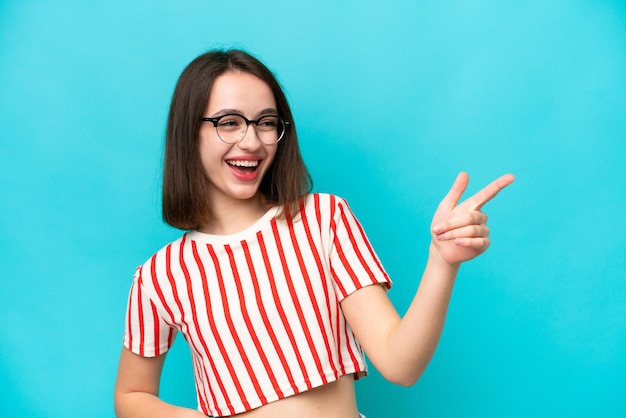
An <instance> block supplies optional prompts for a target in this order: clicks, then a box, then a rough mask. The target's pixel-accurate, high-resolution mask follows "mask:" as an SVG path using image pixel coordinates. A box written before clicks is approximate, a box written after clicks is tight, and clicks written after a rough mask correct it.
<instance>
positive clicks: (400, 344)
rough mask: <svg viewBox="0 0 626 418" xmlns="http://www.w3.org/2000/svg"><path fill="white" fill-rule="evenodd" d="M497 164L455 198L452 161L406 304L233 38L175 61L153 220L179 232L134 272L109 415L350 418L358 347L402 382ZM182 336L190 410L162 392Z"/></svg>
mask: <svg viewBox="0 0 626 418" xmlns="http://www.w3.org/2000/svg"><path fill="white" fill-rule="evenodd" d="M512 181H513V176H512V175H505V176H502V177H500V178H499V179H497V180H496V181H494V182H493V183H491V184H490V185H488V186H487V187H485V188H484V189H483V190H481V191H480V192H478V193H477V194H476V195H474V196H472V197H470V198H469V199H467V200H466V201H464V202H463V203H461V204H459V200H460V197H461V195H462V193H463V192H464V190H465V188H466V186H467V182H468V177H467V175H466V174H465V173H461V174H460V175H459V176H458V178H457V179H456V181H455V182H454V184H453V186H452V188H451V190H450V192H449V193H448V195H447V196H446V197H445V198H444V199H443V201H442V202H441V204H440V205H439V207H438V209H437V211H436V212H435V215H434V218H433V223H432V229H431V234H432V244H431V245H430V250H429V257H428V262H427V265H426V269H425V271H424V274H423V277H422V279H421V283H420V286H419V290H418V292H417V294H416V295H415V298H414V301H413V302H412V304H411V306H410V307H409V309H408V311H407V312H406V314H405V315H404V317H402V318H401V317H400V316H399V315H398V313H397V312H396V310H395V309H394V307H393V305H392V304H391V303H390V301H389V299H388V297H387V294H386V291H387V289H388V288H389V287H390V286H391V281H390V279H389V277H388V276H387V273H386V272H385V270H384V269H383V267H382V265H381V263H380V261H379V259H378V258H377V256H376V254H375V253H374V251H373V249H372V247H371V245H370V243H369V241H368V240H367V237H366V236H365V233H364V232H363V229H362V228H361V225H360V224H359V222H358V221H357V219H356V218H355V217H354V215H353V214H352V212H351V211H350V209H349V207H348V205H347V203H346V202H345V201H344V200H343V199H341V198H339V197H337V196H334V195H329V194H312V193H310V179H309V174H308V172H307V170H306V168H305V166H304V163H303V161H302V158H301V155H300V151H299V147H298V142H297V136H296V129H295V124H294V121H293V119H292V115H291V111H290V109H289V105H288V103H287V100H286V98H285V95H284V93H283V91H282V90H281V88H280V86H279V84H278V83H277V81H276V79H275V78H274V76H273V75H272V73H271V72H270V71H269V70H268V69H267V68H266V67H265V66H264V65H263V64H262V63H261V62H259V61H258V60H257V59H255V58H254V57H252V56H250V55H249V54H247V53H245V52H243V51H238V50H229V51H212V52H209V53H206V54H204V55H201V56H200V57H198V58H196V59H195V60H194V61H193V62H191V63H190V64H189V66H188V67H187V68H186V69H185V70H184V71H183V73H182V75H181V77H180V79H179V81H178V84H177V86H176V89H175V91H174V95H173V98H172V103H171V107H170V113H169V119H168V126H167V134H166V147H165V163H164V176H163V218H164V220H165V221H166V222H167V223H168V224H170V225H172V226H174V227H177V228H180V229H182V230H186V231H188V232H186V233H185V234H183V235H182V237H181V238H180V239H178V240H176V241H174V242H172V243H170V244H169V245H167V246H166V247H164V248H162V249H161V250H159V251H158V252H157V253H156V254H155V255H154V256H152V257H151V258H150V259H149V260H148V261H147V262H146V263H145V264H143V265H142V266H141V267H139V268H138V269H137V271H136V273H135V276H134V281H133V285H132V288H131V291H130V297H129V301H128V310H127V317H126V332H125V334H124V348H123V349H122V354H121V357H120V363H119V371H118V377H117V382H116V387H115V411H116V414H117V416H118V417H120V418H125V417H129V418H130V417H137V418H139V417H149V418H158V417H177V418H183V417H189V418H192V417H198V418H200V417H203V416H207V415H208V416H216V417H218V416H238V417H248V418H268V417H299V418H313V417H325V418H357V417H359V412H358V409H357V405H356V398H355V392H354V380H355V379H357V378H359V377H361V376H364V375H365V374H366V371H367V369H366V365H365V360H364V354H363V352H365V353H367V355H368V357H369V359H370V360H371V362H372V363H373V365H374V366H375V367H376V368H377V369H378V370H379V371H380V373H381V374H382V375H383V376H384V377H385V378H386V379H388V380H390V381H392V382H395V383H397V384H401V385H412V384H413V383H415V382H416V381H417V379H418V378H419V377H420V375H421V374H422V372H423V371H424V369H425V368H426V365H427V364H428V362H429V360H430V358H431V357H432V355H433V352H434V350H435V347H436V345H437V343H438V340H439V337H440V334H441V331H442V328H443V324H444V319H445V316H446V311H447V306H448V302H449V300H450V296H451V292H452V288H453V284H454V281H455V277H456V274H457V271H458V268H459V265H460V263H461V262H463V261H466V260H469V259H472V258H474V257H476V256H477V255H479V254H481V253H482V252H483V251H485V250H486V249H487V247H488V246H489V238H488V234H489V229H488V228H487V226H486V220H487V217H486V216H485V215H484V214H483V213H482V212H481V207H482V206H483V205H484V204H485V203H486V202H488V201H489V200H490V199H492V198H493V197H494V196H495V195H496V194H497V193H498V192H499V191H500V190H501V189H502V188H504V187H506V186H507V185H509V184H510V183H511V182H512ZM178 332H180V333H182V334H183V336H184V338H185V340H186V341H187V342H188V344H189V346H190V350H191V353H192V359H193V367H194V375H195V382H196V390H197V397H198V409H197V410H192V409H186V408H181V407H177V406H174V405H170V404H167V403H165V402H163V401H161V400H160V399H159V397H158V393H159V381H160V375H161V370H162V367H163V362H164V360H165V356H166V352H167V350H168V349H169V348H170V347H171V344H172V341H173V339H174V336H175V335H176V334H177V333H178Z"/></svg>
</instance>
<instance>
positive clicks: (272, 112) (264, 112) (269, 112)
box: [212, 107, 278, 118]
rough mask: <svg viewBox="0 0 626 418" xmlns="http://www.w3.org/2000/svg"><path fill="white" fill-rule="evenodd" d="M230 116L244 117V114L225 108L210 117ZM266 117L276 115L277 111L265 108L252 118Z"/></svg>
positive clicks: (237, 110)
mask: <svg viewBox="0 0 626 418" xmlns="http://www.w3.org/2000/svg"><path fill="white" fill-rule="evenodd" d="M232 114H235V115H242V116H246V115H245V114H244V112H243V111H241V110H239V109H230V108H227V109H220V110H218V111H217V112H215V113H214V114H213V115H212V117H214V118H218V117H220V116H223V115H232ZM266 115H278V111H277V110H276V109H275V108H273V107H268V108H265V109H263V110H261V111H259V112H257V114H256V115H255V116H253V117H259V116H266ZM246 117H248V116H246Z"/></svg>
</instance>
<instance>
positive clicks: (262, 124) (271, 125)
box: [257, 117, 278, 129]
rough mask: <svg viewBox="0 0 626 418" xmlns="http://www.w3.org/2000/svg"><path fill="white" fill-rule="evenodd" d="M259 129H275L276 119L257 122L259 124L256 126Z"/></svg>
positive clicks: (264, 119)
mask: <svg viewBox="0 0 626 418" xmlns="http://www.w3.org/2000/svg"><path fill="white" fill-rule="evenodd" d="M257 125H258V126H259V127H262V128H267V129H271V128H276V126H277V125H278V119H276V118H274V117H271V118H263V119H261V120H260V121H259V123H258V124H257Z"/></svg>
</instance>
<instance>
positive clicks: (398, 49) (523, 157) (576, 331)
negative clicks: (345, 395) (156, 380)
mask: <svg viewBox="0 0 626 418" xmlns="http://www.w3.org/2000/svg"><path fill="white" fill-rule="evenodd" d="M625 22H626V4H625V3H624V2H623V1H609V0H571V1H565V0H555V1H548V2H544V1H538V0H531V1H526V2H500V1H495V0H483V1H442V2H437V1H409V0H407V1H388V2H372V1H358V2H357V1H353V2H350V1H348V2H338V1H328V0H324V1H315V2H313V1H304V2H287V1H266V2H250V1H239V2H219V3H218V2H209V1H199V0H195V1H192V0H190V1H179V2H174V1H171V2H160V1H157V2H155V1H146V0H137V1H132V2H125V1H102V2H85V1H78V0H69V1H68V0H66V1H50V0H47V1H46V0H41V1H31V0H20V1H17V0H15V1H6V0H5V1H1V2H0V147H1V148H0V190H1V197H0V213H1V216H0V240H1V241H0V245H1V252H0V257H1V258H0V272H1V273H0V275H1V278H0V323H1V326H0V342H1V344H0V411H1V414H2V416H4V417H79V416H81V417H83V416H84V417H96V418H99V417H111V416H113V410H112V394H113V384H114V379H115V374H116V367H117V359H118V355H119V351H120V348H121V337H122V332H123V318H124V311H125V306H126V298H127V292H128V289H129V286H130V282H131V276H132V273H133V271H134V268H135V266H136V265H138V264H141V263H142V262H143V261H144V260H145V259H147V258H148V257H149V256H150V255H151V254H152V252H154V251H155V250H156V249H158V248H160V247H161V246H162V245H164V244H165V243H167V242H168V241H170V240H172V239H174V238H176V237H177V236H178V235H179V232H178V231H176V230H173V229H171V228H168V227H166V226H164V225H163V224H162V222H161V220H160V206H159V204H160V202H159V195H160V190H159V184H160V179H159V176H160V174H159V173H160V160H161V153H162V142H163V136H164V127H165V119H166V112H167V108H168V104H169V103H168V101H169V98H170V96H171V93H172V91H173V88H174V84H175V82H176V79H177V77H178V75H179V74H180V72H181V71H182V69H183V68H184V66H185V65H186V64H187V63H188V62H189V61H190V60H191V59H193V58H194V57H195V56H197V55H199V54H200V53H202V52H204V51H206V50H207V49H209V48H214V47H232V46H235V47H242V48H247V49H249V50H250V51H252V52H253V53H255V54H257V55H258V56H260V57H261V58H262V59H263V60H264V61H265V62H266V63H267V64H268V66H269V67H271V68H272V69H273V70H274V71H275V72H276V73H277V75H278V77H279V79H280V80H281V82H282V83H283V85H284V87H285V90H286V92H287V94H288V98H289V100H290V102H291V104H292V107H293V111H294V114H295V118H296V121H297V125H298V128H299V134H300V139H301V145H302V151H303V154H304V156H305V159H306V161H307V164H308V167H309V168H310V170H311V172H312V174H313V176H314V180H315V190H317V191H326V192H332V193H335V194H339V195H341V196H343V197H346V198H347V199H348V200H349V202H350V204H351V206H352V209H353V210H354V211H355V212H356V214H357V216H358V217H359V218H360V220H361V222H362V223H363V224H364V226H365V228H366V230H367V232H368V235H369V237H370V239H371V240H372V241H373V243H374V245H375V248H376V250H377V252H378V253H379V255H380V257H381V258H382V260H383V262H384V264H385V266H386V268H387V270H388V271H389V273H390V274H391V276H392V278H393V279H394V282H395V285H394V288H393V290H392V291H391V292H390V297H391V298H392V299H393V301H394V303H395V304H396V306H397V307H398V309H399V310H400V311H404V310H405V309H406V307H407V306H408V304H409V302H410V299H411V297H412V295H413V294H414V292H415V290H416V288H417V285H418V283H419V277H420V275H421V271H422V268H423V265H424V262H425V259H426V254H427V247H428V240H429V235H428V227H429V223H430V218H431V216H432V213H433V212H434V209H435V207H436V205H437V204H438V202H439V201H440V199H441V198H442V197H443V196H444V195H445V193H446V192H447V190H448V188H449V187H450V185H451V183H452V181H453V179H454V177H455V175H456V174H457V172H458V171H460V170H466V171H468V172H469V173H470V177H471V180H470V190H468V194H469V193H472V192H475V191H477V190H479V189H480V188H481V187H482V186H483V185H485V184H487V183H488V182H489V181H491V180H492V179H493V178H495V177H496V176H498V175H500V174H503V173H506V172H513V173H515V174H516V176H517V180H516V183H514V185H513V186H511V187H510V188H509V189H507V190H505V191H504V192H503V193H502V194H501V195H500V196H498V198H497V199H495V200H494V201H493V202H491V203H489V204H488V205H487V206H486V208H485V210H486V211H487V213H488V214H489V216H490V225H491V227H492V240H493V244H492V248H491V249H490V250H489V251H488V252H487V253H486V254H485V255H484V256H482V257H481V258H479V259H477V260H474V261H472V262H470V263H468V264H466V265H465V266H464V267H463V268H462V270H461V273H460V277H459V280H458V282H457V285H456V289H455V294H454V296H453V300H452V304H451V307H450V312H449V317H448V320H447V323H446V329H445V331H444V335H443V337H442V340H441V343H440V346H439V349H438V351H437V353H436V355H435V357H434V359H433V361H432V363H431V364H430V366H429V368H428V370H427V371H426V373H425V374H424V376H423V377H422V379H421V380H420V381H419V382H418V383H417V384H416V385H415V386H413V387H411V388H400V387H396V386H393V385H391V384H389V383H387V382H385V381H384V380H383V379H382V378H381V377H380V376H379V375H378V374H377V373H376V372H375V371H373V370H372V373H371V376H370V377H368V378H367V379H364V380H362V381H359V382H358V383H357V390H358V392H359V394H358V397H359V406H360V409H361V410H362V412H363V413H365V414H366V415H367V416H368V417H370V418H375V417H528V416H535V417H553V416H570V417H572V416H602V417H624V416H626V403H625V401H624V400H623V399H624V396H623V395H624V394H625V393H626V257H625V253H626V251H625V250H626V238H625V235H626V234H625V232H626V221H625V216H624V215H625V209H626V168H625V165H626V164H625V163H624V157H625V155H626V145H625V144H626V141H625V140H626V24H625ZM162 392H163V397H164V398H165V399H167V400H169V401H171V402H176V403H179V404H183V405H187V406H194V405H195V395H194V391H193V381H192V373H191V366H190V363H189V354H188V351H187V348H186V346H185V344H184V341H183V339H182V338H180V339H179V341H177V343H176V344H175V347H174V348H173V351H172V353H171V354H170V356H169V357H168V361H167V363H166V368H165V371H164V381H163V388H162Z"/></svg>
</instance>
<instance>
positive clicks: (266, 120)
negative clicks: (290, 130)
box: [256, 116, 285, 144]
mask: <svg viewBox="0 0 626 418" xmlns="http://www.w3.org/2000/svg"><path fill="white" fill-rule="evenodd" d="M256 131H257V135H258V136H259V139H260V140H261V142H263V143H265V144H273V143H275V142H278V141H279V140H280V138H282V136H283V134H284V133H285V124H284V123H283V121H282V120H280V119H279V118H278V116H264V117H262V118H261V119H259V121H258V123H257V124H256Z"/></svg>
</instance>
